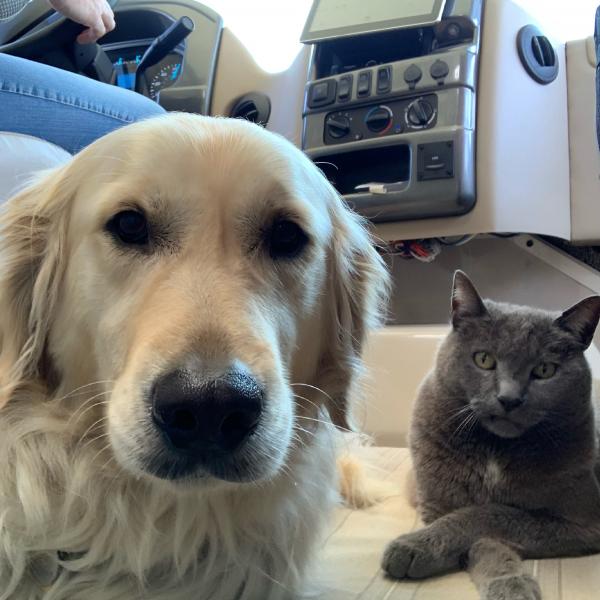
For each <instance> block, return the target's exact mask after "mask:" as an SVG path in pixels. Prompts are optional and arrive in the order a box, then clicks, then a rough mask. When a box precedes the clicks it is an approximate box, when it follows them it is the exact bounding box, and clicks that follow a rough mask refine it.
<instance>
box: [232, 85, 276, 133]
mask: <svg viewBox="0 0 600 600" xmlns="http://www.w3.org/2000/svg"><path fill="white" fill-rule="evenodd" d="M229 116H230V117H233V118H234V119H246V120H248V121H252V123H258V124H259V125H262V126H263V127H264V126H265V125H266V124H267V123H268V122H269V117H270V116H271V100H270V99H269V97H268V96H267V95H265V94H261V93H260V92H251V93H249V94H244V95H243V96H240V97H239V98H238V99H237V100H236V101H235V104H234V105H233V108H232V109H231V112H230V113H229Z"/></svg>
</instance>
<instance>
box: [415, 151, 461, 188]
mask: <svg viewBox="0 0 600 600" xmlns="http://www.w3.org/2000/svg"><path fill="white" fill-rule="evenodd" d="M417 175H418V179H419V181H428V180H432V179H451V178H452V177H454V144H453V143H452V142H434V143H432V144H421V145H419V147H418V157H417Z"/></svg>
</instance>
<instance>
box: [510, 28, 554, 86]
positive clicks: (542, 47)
mask: <svg viewBox="0 0 600 600" xmlns="http://www.w3.org/2000/svg"><path fill="white" fill-rule="evenodd" d="M517 50H518V52H519V58H520V59H521V63H522V64H523V66H524V67H525V70H526V71H527V73H528V74H529V76H530V77H531V78H532V79H533V80H534V81H537V82H538V83H541V84H542V85H547V84H549V83H552V82H553V81H554V80H555V79H556V77H557V76H558V57H557V55H556V52H555V50H554V47H553V46H552V43H551V42H550V40H549V39H548V38H547V37H546V36H545V35H544V34H542V32H541V31H540V30H539V29H538V28H537V27H535V26H533V25H526V26H525V27H523V28H522V29H521V30H520V31H519V33H518V35H517Z"/></svg>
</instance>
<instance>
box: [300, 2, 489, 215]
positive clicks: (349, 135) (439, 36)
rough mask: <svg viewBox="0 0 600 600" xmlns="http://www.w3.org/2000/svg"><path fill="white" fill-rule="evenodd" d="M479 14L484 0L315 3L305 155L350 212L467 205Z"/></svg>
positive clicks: (419, 211) (471, 190)
mask: <svg viewBox="0 0 600 600" xmlns="http://www.w3.org/2000/svg"><path fill="white" fill-rule="evenodd" d="M481 17H482V2H481V0H452V1H451V0H448V1H447V2H443V1H439V0H435V1H434V0H427V1H426V2H424V1H422V0H403V2H401V3H399V2H385V1H384V0H377V1H374V2H369V3H366V2H363V0H316V1H315V3H314V5H313V7H312V10H311V13H310V16H309V18H308V21H307V24H306V28H305V32H304V34H303V41H306V42H310V43H313V44H314V45H313V53H312V59H311V65H310V77H309V81H308V83H307V86H306V93H305V101H304V112H303V139H302V144H303V149H304V150H305V152H306V153H307V154H308V156H309V157H310V158H312V159H313V160H314V161H315V163H317V164H318V165H319V166H321V168H322V170H323V171H324V172H325V174H326V175H327V176H328V177H329V179H330V181H331V182H332V183H333V185H334V186H336V187H337V189H338V191H339V192H340V193H341V194H343V196H344V197H345V199H346V200H347V201H348V203H349V204H350V205H351V206H352V207H353V208H355V209H356V210H357V211H358V212H360V213H362V214H363V215H365V216H367V217H369V218H371V219H373V220H375V221H394V220H404V219H419V218H426V217H442V216H451V215H459V214H464V213H466V212H468V211H469V210H471V208H472V207H473V205H474V203H475V145H476V126H475V124H476V96H477V94H476V91H477V72H478V59H479V46H480V39H479V38H480V29H481ZM334 25H335V26H334Z"/></svg>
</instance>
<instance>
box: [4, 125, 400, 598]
mask: <svg viewBox="0 0 600 600" xmlns="http://www.w3.org/2000/svg"><path fill="white" fill-rule="evenodd" d="M0 237H1V239H0V244H1V248H0V259H1V261H2V264H1V268H0V277H1V281H0V335H1V354H0V378H1V381H0V385H1V394H2V395H1V396H0V598H1V599H2V600H8V599H11V600H14V599H17V600H37V599H42V598H43V599H44V600H113V599H114V600H135V599H142V598H143V599H153V600H157V599H169V600H177V599H182V600H183V599H185V600H190V599H192V598H193V599H198V600H204V599H214V600H233V599H237V600H241V599H251V600H268V599H279V598H293V597H297V596H299V595H301V594H302V593H303V592H304V591H305V590H306V587H305V586H306V584H307V582H310V580H311V579H312V578H310V577H308V576H307V570H308V569H309V567H310V562H311V559H312V558H314V556H315V554H316V552H317V550H318V544H319V539H320V538H319V536H320V533H321V531H322V526H323V525H324V523H325V522H326V519H327V517H328V515H329V511H330V509H331V507H332V505H333V503H334V502H335V501H336V499H337V491H336V475H335V444H334V442H333V439H334V431H335V428H334V427H333V426H332V425H331V423H332V422H333V424H335V425H337V426H339V427H346V426H347V421H348V416H349V414H350V411H351V403H352V396H353V392H354V390H355V388H356V382H357V376H358V374H359V371H360V367H361V349H362V346H363V341H364V339H365V334H366V333H367V331H368V329H369V328H370V327H371V326H373V325H374V324H376V322H377V318H378V316H379V314H380V310H381V307H382V305H383V303H384V301H385V295H386V288H387V284H388V279H387V275H386V271H385V269H384V266H383V263H382V261H381V260H380V258H379V257H378V254H377V252H376V251H375V249H374V247H373V245H372V240H371V239H370V238H369V236H368V234H367V232H366V230H365V229H364V227H363V226H362V225H361V223H360V220H359V219H358V218H357V217H356V216H355V215H354V214H353V213H351V212H350V211H349V210H348V209H347V208H345V207H344V205H343V204H342V202H341V201H340V199H339V197H338V196H337V194H336V193H335V191H334V190H333V188H332V187H331V186H330V185H329V183H328V182H327V180H326V179H325V178H324V177H323V175H322V174H321V173H320V171H319V170H318V169H317V168H316V167H315V166H314V165H313V164H312V163H311V162H310V161H309V160H308V159H307V158H306V157H305V156H304V155H303V154H302V153H301V152H300V151H299V150H298V149H296V148H294V147H293V146H292V145H291V144H290V143H288V142H286V141H285V140H284V139H282V138H280V137H278V136H276V135H274V134H272V133H269V132H267V131H265V130H264V129H262V128H260V127H258V126H255V125H252V124H250V123H247V122H243V121H238V120H229V119H213V118H206V117H199V116H192V115H183V114H182V115H170V116H166V117H160V118H156V119H151V120H148V121H144V122H140V123H137V124H134V125H131V126H128V127H125V128H123V129H120V130H119V131H116V132H114V133H111V134H109V135H108V136H106V137H104V138H102V139H100V140H99V141H97V142H96V143H94V144H93V145H92V146H90V147H88V148H87V149H86V150H84V151H83V152H81V153H80V154H78V155H77V156H76V157H75V158H74V159H73V160H72V161H71V162H69V163H68V164H66V165H64V166H62V167H60V168H58V169H57V170H54V171H52V172H50V173H49V174H46V175H44V176H43V177H42V178H40V179H39V180H38V181H37V182H35V183H34V184H33V185H32V186H30V187H29V188H28V189H26V190H24V191H23V192H22V193H20V194H19V195H18V196H16V197H15V198H13V199H12V200H11V201H10V202H9V203H8V205H7V206H6V207H5V211H4V216H3V227H2V232H1V236H0Z"/></svg>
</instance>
